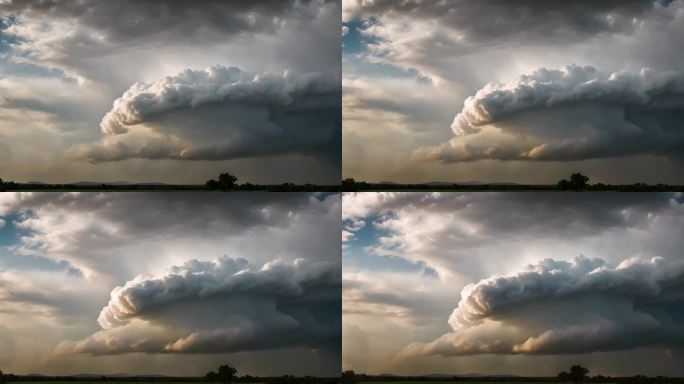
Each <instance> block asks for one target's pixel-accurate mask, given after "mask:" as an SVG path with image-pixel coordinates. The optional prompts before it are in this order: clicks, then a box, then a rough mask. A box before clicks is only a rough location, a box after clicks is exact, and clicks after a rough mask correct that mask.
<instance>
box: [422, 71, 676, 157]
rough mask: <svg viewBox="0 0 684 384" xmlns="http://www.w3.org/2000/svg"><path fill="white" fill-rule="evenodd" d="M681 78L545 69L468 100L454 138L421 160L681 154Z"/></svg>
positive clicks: (426, 150)
mask: <svg viewBox="0 0 684 384" xmlns="http://www.w3.org/2000/svg"><path fill="white" fill-rule="evenodd" d="M683 116H684V74H683V73H682V72H678V71H663V72H660V71H656V70H652V69H647V68H645V69H642V70H641V71H639V72H630V71H620V72H615V73H612V74H604V73H601V72H600V71H598V70H597V69H595V68H593V67H589V66H577V65H570V66H567V67H564V68H562V69H560V70H550V69H545V68H541V69H538V70H537V71H535V72H533V73H532V74H529V75H522V76H520V77H518V78H517V79H515V80H513V81H511V82H509V83H505V84H502V83H490V84H487V85H486V86H485V87H484V88H482V89H481V90H479V91H478V92H477V93H476V94H475V95H474V96H471V97H468V99H466V101H465V103H464V106H463V109H462V110H461V111H460V112H459V113H458V114H457V115H456V117H455V118H454V121H453V123H452V125H451V129H452V131H453V132H454V134H455V137H454V138H453V139H451V140H450V141H449V142H447V143H444V144H442V145H440V146H436V147H423V148H420V149H418V150H416V151H415V152H414V158H416V159H418V160H437V161H441V162H446V163H448V162H458V161H474V160H481V159H499V160H540V161H572V160H586V159H597V158H609V157H620V156H632V155H653V156H666V155H671V154H674V153H681V151H682V150H684V127H683V126H682V125H681V119H682V117H683Z"/></svg>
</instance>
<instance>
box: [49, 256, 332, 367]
mask: <svg viewBox="0 0 684 384" xmlns="http://www.w3.org/2000/svg"><path fill="white" fill-rule="evenodd" d="M340 289H341V282H340V271H339V264H337V263H332V262H312V261H307V260H304V259H298V260H295V261H294V262H292V263H283V262H280V261H274V262H269V263H267V264H265V265H264V266H263V267H261V268H260V269H256V270H255V269H254V268H253V267H251V266H249V265H248V262H247V260H244V259H231V258H226V257H224V258H220V259H218V260H217V261H215V262H206V261H205V262H200V261H198V260H191V261H189V262H186V263H185V264H184V265H182V266H178V267H174V268H172V269H171V270H170V272H169V273H168V274H166V275H164V276H160V277H142V276H138V277H137V278H135V279H134V280H131V281H129V282H127V283H126V284H125V285H124V286H121V287H117V288H115V289H114V290H113V291H112V294H111V300H110V301H109V304H107V306H106V307H105V308H103V309H102V312H101V313H100V316H99V319H98V322H99V324H100V326H101V327H102V328H103V330H102V331H100V332H98V333H96V334H94V335H92V336H90V337H88V338H86V339H84V340H82V341H78V342H64V343H62V344H60V346H58V350H59V351H61V352H72V353H92V354H117V353H127V352H148V353H226V352H238V351H250V350H258V349H272V348H280V347H293V346H307V347H310V348H322V347H334V346H336V345H338V344H337V343H338V341H337V340H338V338H339V337H340V332H341V329H340V322H341V313H340V305H341V302H340ZM142 324H144V325H142ZM148 330H149V331H150V332H149V335H151V337H149V336H147V335H148V332H147V331H148ZM161 330H163V332H162V331H161Z"/></svg>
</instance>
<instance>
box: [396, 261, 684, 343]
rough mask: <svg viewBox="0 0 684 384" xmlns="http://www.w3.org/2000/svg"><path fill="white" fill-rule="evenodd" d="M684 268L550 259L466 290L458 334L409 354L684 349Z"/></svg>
mask: <svg viewBox="0 0 684 384" xmlns="http://www.w3.org/2000/svg"><path fill="white" fill-rule="evenodd" d="M682 287H684V262H682V260H669V259H664V258H660V257H654V258H652V259H650V260H640V259H637V258H631V259H627V260H624V261H623V262H621V263H619V264H618V265H616V266H609V265H607V263H606V262H605V261H603V260H601V259H589V258H586V257H582V256H580V257H577V258H575V260H573V261H572V262H566V261H558V260H553V259H546V260H543V261H541V262H539V263H538V264H536V265H531V266H529V267H528V270H525V271H521V272H519V273H515V274H512V275H507V276H494V277H491V278H488V279H485V280H482V281H480V282H478V283H475V284H470V285H468V286H466V287H465V288H464V289H463V290H462V292H461V300H460V302H459V303H458V306H457V307H456V309H454V311H453V313H452V314H451V316H450V318H449V325H450V326H451V328H452V331H451V332H450V333H447V334H445V335H443V336H441V337H439V338H438V339H436V340H434V341H432V342H429V343H414V344H411V345H410V346H408V347H407V348H406V349H405V351H404V353H405V354H407V355H413V354H442V355H449V356H450V355H472V354H486V353H498V354H573V353H586V352H596V351H616V350H628V349H633V348H641V347H676V346H681V345H682V343H683V342H684V326H683V325H682V324H683V323H682V319H683V318H684V311H682V308H683V307H682V304H684V291H683V290H682Z"/></svg>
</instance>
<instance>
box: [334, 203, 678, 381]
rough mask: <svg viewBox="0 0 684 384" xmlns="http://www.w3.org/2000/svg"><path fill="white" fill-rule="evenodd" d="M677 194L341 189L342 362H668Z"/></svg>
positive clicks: (640, 365)
mask: <svg viewBox="0 0 684 384" xmlns="http://www.w3.org/2000/svg"><path fill="white" fill-rule="evenodd" d="M683 203H684V200H683V199H682V194H681V193H643V194H620V193H607V194H604V193H583V194H563V195H562V196H561V195H559V194H557V193H538V194H537V193H535V194H530V193H510V192H506V193H438V192H433V193H398V192H385V193H346V194H345V195H344V203H343V212H342V217H343V230H344V231H345V232H346V235H345V236H344V238H343V242H344V247H343V313H344V332H343V333H344V334H345V336H344V350H343V362H344V363H343V364H344V367H345V369H356V370H363V371H366V372H370V373H382V372H391V373H395V374H399V375H416V374H427V373H429V372H445V373H453V374H463V373H464V372H477V373H480V374H491V375H494V374H502V375H503V374H515V375H530V374H532V373H534V374H537V375H549V376H551V375H555V374H557V373H558V372H559V371H560V370H562V369H567V365H568V364H576V363H578V362H581V363H582V364H586V365H587V366H589V367H590V369H592V371H594V372H595V373H596V374H604V375H605V374H612V375H618V374H621V375H634V374H638V373H642V374H646V373H647V374H653V375H655V374H658V373H659V372H660V374H662V372H665V371H667V372H670V374H672V375H675V374H680V373H681V368H680V364H679V362H680V361H681V351H682V346H683V345H684V328H682V324H684V322H683V320H684V317H683V316H684V312H682V310H681V308H682V304H684V303H683V302H682V300H683V298H684V296H683V295H682V293H683V291H682V287H684V284H683V283H684V280H683V279H684V262H683V260H682V255H681V248H682V246H684V243H683V241H682V239H681V236H679V235H678V234H679V232H680V229H681V226H682V223H684V204H683ZM583 255H584V256H583ZM361 351H368V352H365V354H364V358H363V359H360V358H358V354H359V353H361ZM655 356H658V359H657V360H658V361H660V363H662V364H661V365H659V367H658V368H657V369H656V368H654V366H653V365H652V360H653V359H654V358H655ZM647 357H648V358H647Z"/></svg>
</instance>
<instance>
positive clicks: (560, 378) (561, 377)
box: [558, 371, 570, 382]
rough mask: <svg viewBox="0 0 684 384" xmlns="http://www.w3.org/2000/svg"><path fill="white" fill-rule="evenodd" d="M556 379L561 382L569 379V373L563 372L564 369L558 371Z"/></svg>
mask: <svg viewBox="0 0 684 384" xmlns="http://www.w3.org/2000/svg"><path fill="white" fill-rule="evenodd" d="M558 381H562V382H568V381H570V374H569V373H567V372H565V371H563V372H561V373H559V374H558Z"/></svg>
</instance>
